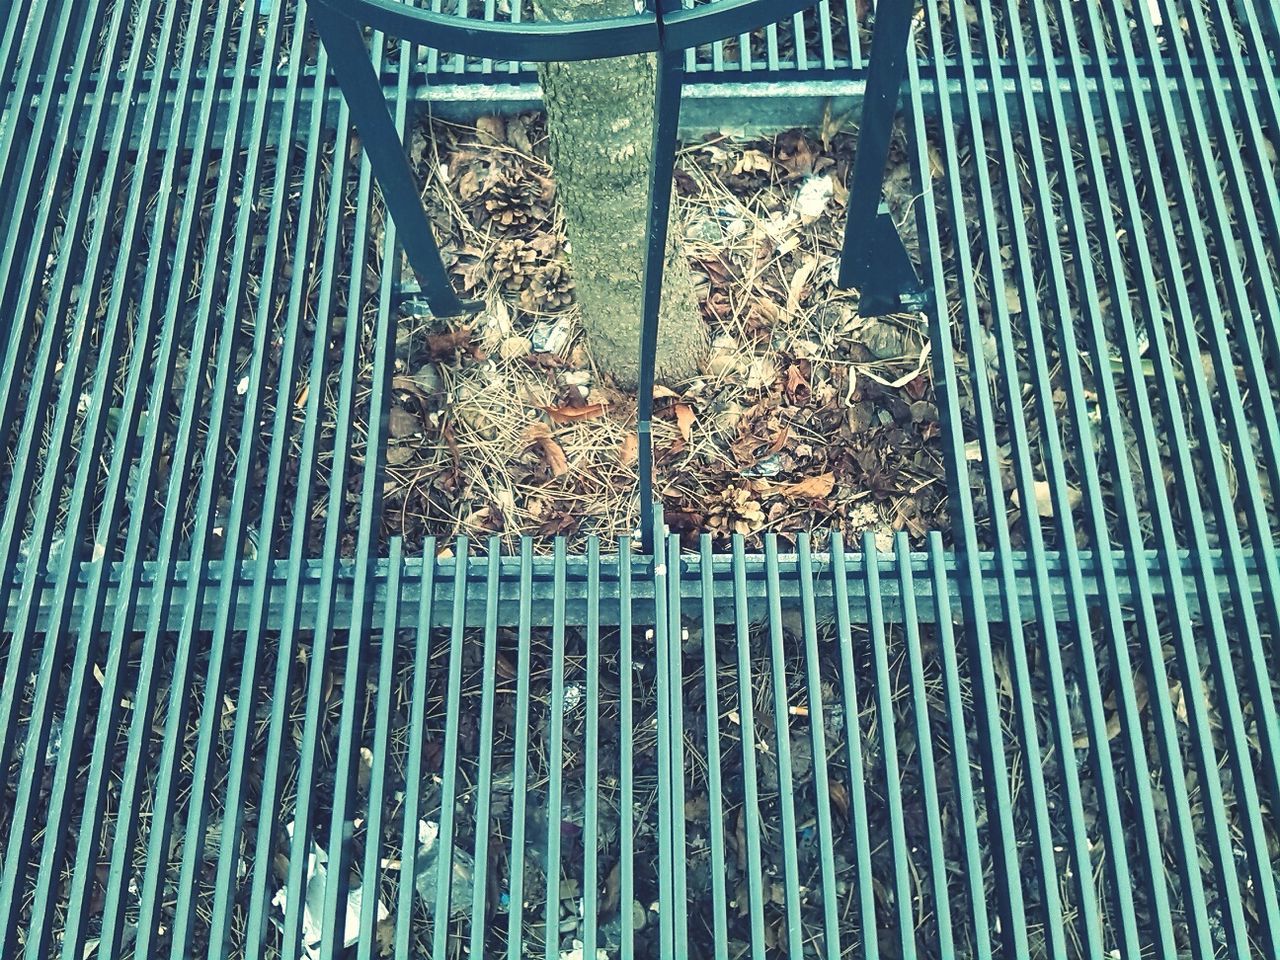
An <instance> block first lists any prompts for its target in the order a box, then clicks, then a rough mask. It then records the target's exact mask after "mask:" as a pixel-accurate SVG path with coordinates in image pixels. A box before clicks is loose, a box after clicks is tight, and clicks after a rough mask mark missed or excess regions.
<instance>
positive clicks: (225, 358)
mask: <svg viewBox="0 0 1280 960" xmlns="http://www.w3.org/2000/svg"><path fill="white" fill-rule="evenodd" d="M246 19H247V20H252V18H251V17H246ZM282 19H283V18H281V17H271V18H269V20H268V22H267V24H266V28H265V31H264V37H263V56H264V57H265V58H267V60H268V62H274V61H275V60H276V59H277V58H278V57H279V53H280V39H281V38H280V24H281V22H282ZM295 39H296V38H295ZM296 46H297V47H298V49H299V52H300V50H301V45H300V44H297V45H296ZM267 90H268V76H267V74H266V73H265V72H264V73H261V74H259V77H258V86H257V90H256V93H255V100H254V113H253V118H252V120H251V122H250V130H251V131H252V133H251V136H250V142H249V145H248V151H249V154H250V156H254V155H258V154H260V153H261V151H262V149H263V147H264V146H265V142H266V141H265V138H266V130H267V127H268V123H269V113H268V111H267V109H266V107H267V96H266V94H267ZM231 155H234V154H233V153H232V154H231ZM223 156H224V157H226V156H228V150H227V147H226V145H225V144H224V150H223ZM258 174H259V165H257V164H253V163H250V164H248V165H247V167H246V170H245V175H244V180H243V183H242V184H241V195H240V198H241V202H240V203H239V207H238V215H237V218H236V222H235V226H234V236H235V238H236V242H235V245H234V249H233V251H232V261H231V271H230V275H229V277H228V279H227V290H228V299H227V304H226V305H225V306H224V307H223V324H222V330H221V333H220V337H219V357H218V361H217V362H218V367H217V369H218V371H219V374H220V376H219V378H218V382H217V384H216V385H215V387H214V394H213V406H212V407H211V410H210V420H211V422H212V423H216V424H217V425H218V426H217V428H215V429H212V430H210V432H209V437H208V439H207V441H206V446H205V451H204V457H203V464H204V472H203V475H202V478H201V486H200V495H199V503H198V505H197V507H196V510H197V516H198V518H199V519H198V520H197V523H196V529H195V531H194V532H193V538H192V542H193V549H192V559H193V560H195V561H197V562H199V561H200V560H201V559H202V555H203V553H204V552H205V551H206V550H208V546H209V539H210V533H209V531H210V528H211V527H212V526H213V525H214V522H215V521H214V514H215V511H216V510H217V500H218V497H217V485H218V480H219V470H218V469H217V466H216V464H217V463H218V461H219V460H220V457H221V446H222V436H221V430H222V424H223V422H224V421H225V420H226V417H225V416H224V415H223V414H222V410H223V408H224V406H225V404H226V397H227V388H228V386H229V383H230V379H231V371H232V369H233V368H234V366H235V362H234V354H233V352H232V351H233V347H234V345H235V343H236V332H237V327H238V311H237V310H236V309H235V308H236V304H237V303H238V300H239V297H240V295H241V290H242V287H243V285H244V282H245V274H246V272H247V267H246V264H247V262H248V252H249V239H250V236H251V235H252V229H251V223H252V219H251V218H252V213H253V206H254V205H253V204H252V203H246V202H243V201H244V198H248V197H254V196H256V195H257V191H258ZM225 179H227V180H229V179H230V178H229V177H227V178H225ZM278 182H279V183H280V184H283V183H284V182H286V181H285V179H284V177H283V176H282V177H279V178H278ZM219 199H221V197H220V198H219ZM214 216H215V217H217V216H218V211H217V208H216V207H215V213H214ZM218 222H219V224H221V219H219V220H218ZM276 229H277V231H278V230H279V227H278V225H277V227H276ZM272 246H274V244H272ZM224 253H225V252H224V251H223V250H221V249H220V248H219V247H217V246H211V247H210V248H209V249H208V251H207V256H206V261H205V269H204V273H203V275H202V284H201V286H202V289H201V303H200V311H201V315H202V316H203V315H204V314H205V313H206V312H211V311H212V310H213V309H214V307H213V304H214V301H215V297H216V294H217V283H216V276H217V273H218V267H217V266H216V264H217V263H218V262H219V261H220V259H221V258H222V257H223V256H224ZM264 279H269V278H264ZM295 322H297V321H296V318H295ZM270 340H271V337H270V331H269V329H268V325H267V324H258V325H257V328H256V329H255V331H254V337H253V351H252V359H251V360H250V364H249V372H248V374H247V376H248V379H249V382H248V387H247V390H246V392H245V401H246V402H245V405H244V410H243V412H242V415H241V423H240V436H241V437H242V438H243V437H244V436H245V435H246V434H247V433H250V432H252V431H253V430H254V429H255V428H256V427H257V424H258V420H259V412H258V411H259V405H260V399H261V395H262V392H263V391H262V390H261V383H260V381H261V379H262V371H263V367H264V365H265V362H266V356H267V351H268V348H269V342H270ZM188 409H190V408H188ZM250 461H251V458H249V457H242V458H240V460H239V462H238V464H237V475H236V479H237V481H238V482H237V486H236V489H240V490H243V489H244V488H245V486H247V483H248V478H249V476H250V473H249V471H250V465H251V464H250ZM244 507H245V498H244V497H232V498H231V504H230V513H229V516H228V519H227V521H226V523H225V525H224V540H223V542H224V549H225V551H226V552H227V553H229V554H230V555H231V556H232V557H233V558H238V557H239V556H240V553H241V551H242V550H243V542H244ZM224 555H225V554H224ZM220 586H221V591H220V594H219V604H218V605H219V611H220V620H219V622H218V623H217V624H216V625H215V627H214V632H213V634H212V647H211V649H210V652H209V669H208V673H207V675H206V679H205V687H204V693H203V695H202V703H203V705H204V710H203V711H202V712H201V715H200V729H199V733H198V735H197V742H196V750H195V758H194V761H193V763H192V770H191V789H190V796H191V800H190V805H189V807H188V811H187V817H186V823H185V837H184V839H183V845H182V863H181V867H180V871H179V875H178V890H179V891H180V895H179V896H178V898H177V903H176V905H175V908H174V914H173V920H172V924H171V926H170V929H169V935H170V943H171V956H173V957H175V958H179V957H184V956H186V955H187V954H188V953H189V952H190V942H191V938H192V934H193V932H194V931H193V924H194V919H195V917H194V913H195V909H194V908H195V905H196V899H195V897H194V896H186V895H182V894H183V893H185V891H192V893H194V888H195V884H196V873H197V870H199V869H201V867H202V866H203V862H204V841H205V834H206V826H207V823H208V808H207V806H206V803H205V800H206V796H207V793H208V788H209V786H210V785H211V784H210V781H214V780H216V777H215V775H214V774H213V773H212V771H211V766H212V763H213V760H214V753H215V750H216V742H215V741H216V739H217V738H218V736H219V735H220V733H221V728H222V707H223V702H224V699H225V696H224V686H225V682H226V677H225V671H226V667H227V656H228V650H227V640H228V638H229V635H230V633H231V630H230V629H229V626H228V623H227V621H226V619H224V618H226V617H227V616H228V615H229V611H230V608H231V607H232V606H233V605H234V603H235V599H234V597H235V586H234V585H232V584H229V583H228V582H227V581H226V580H225V579H224V580H223V582H222V584H221V585H220ZM190 599H195V595H194V594H193V595H192V597H191V598H190ZM197 617H198V608H196V607H195V606H193V605H191V604H188V605H187V606H186V607H184V609H183V619H184V626H183V633H182V636H181V638H180V640H179V643H180V644H184V643H188V642H190V641H189V640H188V639H187V637H188V634H192V633H194V632H196V620H197ZM176 735H177V736H178V737H179V738H180V737H181V735H182V733H181V728H177V730H176ZM175 759H176V757H175ZM162 782H163V781H162ZM160 796H161V798H163V797H164V794H163V793H161V794H160ZM162 809H165V808H164V807H162ZM162 849H163V848H162ZM148 866H149V867H150V866H151V864H150V863H149V864H148ZM141 942H142V941H140V943H141Z"/></svg>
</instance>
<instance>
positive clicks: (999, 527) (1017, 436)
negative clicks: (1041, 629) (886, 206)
mask: <svg viewBox="0 0 1280 960" xmlns="http://www.w3.org/2000/svg"><path fill="white" fill-rule="evenodd" d="M967 15H968V11H967V10H966V9H965V8H964V7H963V6H961V7H958V8H957V16H958V17H959V20H960V22H961V23H965V22H966V19H967ZM985 29H986V32H988V33H989V32H990V31H991V29H992V28H991V23H990V18H989V17H988V18H986V20H985ZM968 34H969V31H968V30H967V29H959V30H957V47H958V52H959V60H960V64H961V69H962V71H963V74H964V82H963V87H964V96H965V102H966V105H967V109H966V111H965V112H966V114H967V116H968V118H969V120H970V125H969V131H968V132H969V139H970V141H971V143H972V150H973V153H974V167H975V169H976V176H977V182H978V193H979V204H978V211H979V226H980V236H981V248H980V249H981V254H980V255H981V256H982V258H983V259H984V260H985V261H986V264H987V269H989V270H990V271H991V274H992V280H991V284H992V285H991V287H990V289H992V290H996V289H999V290H1004V289H1005V288H1006V287H1005V285H1006V282H1007V281H1006V279H1005V275H1004V271H1003V268H1002V266H1001V258H1000V253H999V246H1000V240H999V239H998V238H997V236H996V231H997V229H998V223H999V221H998V218H997V214H996V203H995V197H994V190H993V187H992V182H991V176H990V172H989V167H988V162H989V161H988V155H987V149H986V143H985V138H984V134H983V130H982V127H981V125H980V123H979V122H978V120H977V117H978V107H977V95H976V92H975V90H974V80H975V70H974V58H973V52H972V49H971V46H970V39H969V35H968ZM986 39H987V38H986V36H985V34H984V41H985V40H986ZM935 41H936V32H935ZM987 53H988V55H989V54H990V48H989V47H988V50H987ZM995 111H996V116H997V122H998V123H999V124H1001V133H1004V132H1005V128H1006V127H1007V116H1006V110H1005V105H1004V103H1003V101H999V100H998V99H997V103H996V104H995ZM950 172H951V173H952V177H951V178H950V179H949V181H948V185H949V195H950V199H951V203H950V213H951V223H952V229H953V230H954V231H955V235H956V236H957V240H956V251H957V275H958V277H959V279H960V285H961V292H962V296H963V300H964V315H965V317H966V319H967V321H968V323H967V326H966V330H965V340H966V344H967V346H968V348H969V357H970V364H976V365H977V366H974V367H973V369H975V370H977V369H979V368H980V367H981V366H982V365H983V357H982V351H983V346H982V345H983V343H984V339H983V338H984V333H983V331H982V329H981V324H980V320H979V311H978V298H977V293H976V288H975V283H974V278H975V276H976V273H977V268H976V267H975V265H974V263H973V255H972V254H971V252H970V239H969V236H968V229H967V226H966V224H967V222H968V221H967V219H966V211H965V210H964V209H963V207H964V205H963V203H962V199H961V197H962V194H961V192H960V191H961V186H960V184H959V183H958V182H957V179H956V176H955V175H956V174H957V173H958V171H956V170H955V169H954V168H952V170H951V171H950ZM1006 179H1010V180H1011V179H1012V178H1006ZM1008 189H1009V190H1010V191H1013V190H1016V186H1015V185H1013V184H1010V185H1009V187H1008ZM1013 197H1014V199H1013V200H1011V204H1012V207H1011V209H1016V210H1018V211H1019V216H1018V217H1016V218H1014V219H1015V220H1016V221H1017V222H1016V223H1015V224H1014V226H1013V229H1014V230H1015V240H1016V241H1017V242H1018V243H1019V246H1018V248H1017V249H1018V251H1019V253H1022V254H1026V251H1027V247H1026V244H1025V237H1024V236H1023V235H1022V234H1021V232H1020V230H1021V227H1022V222H1021V221H1022V217H1021V210H1022V204H1021V202H1020V200H1019V199H1017V195H1016V194H1013ZM969 219H971V217H970V218H969ZM993 252H994V253H995V256H994V257H993V256H992V254H993ZM1023 262H1024V263H1025V262H1027V261H1026V260H1024V261H1023ZM1034 296H1035V294H1034V292H1033V293H1032V298H1033V299H1034ZM991 312H992V314H993V321H994V323H993V325H994V326H995V327H996V330H997V331H998V333H997V344H998V347H997V350H998V355H999V358H1000V363H1001V369H1002V370H1003V376H1001V377H1000V378H999V380H1000V382H1001V383H1002V385H1003V388H1004V389H1003V398H1004V402H1005V406H1006V411H1007V416H1008V422H1009V432H1010V434H1011V440H1012V444H1011V446H1012V448H1013V460H1014V463H1015V465H1016V477H1017V487H1018V492H1019V495H1020V503H1021V504H1023V505H1024V509H1023V510H1022V513H1023V515H1024V517H1025V518H1026V525H1027V527H1028V536H1029V537H1030V538H1032V539H1033V542H1035V541H1040V535H1041V531H1040V528H1039V516H1038V510H1036V509H1034V508H1033V506H1032V505H1034V504H1036V503H1037V502H1038V500H1037V495H1036V489H1035V479H1034V476H1033V474H1032V468H1031V453H1030V448H1029V442H1028V439H1027V432H1028V431H1027V425H1026V414H1025V409H1024V406H1023V399H1022V397H1023V395H1022V393H1021V391H1020V389H1019V388H1018V385H1017V383H1016V376H1017V375H1016V371H1017V370H1018V356H1017V353H1016V352H1015V351H1014V348H1013V338H1012V331H1011V327H1012V322H1011V319H1010V317H1009V310H1008V304H1007V298H1005V297H992V298H991ZM973 382H974V392H975V394H976V396H977V403H978V406H979V408H980V410H981V411H982V412H981V413H980V416H981V418H982V422H983V433H982V443H983V450H984V461H985V462H986V464H987V469H986V470H985V471H984V479H985V481H986V486H987V490H988V496H989V497H990V498H991V499H992V501H993V505H992V510H991V514H992V521H991V526H992V528H993V530H994V533H995V538H996V545H997V546H996V552H997V554H998V555H1001V556H1004V557H1007V556H1008V554H1009V552H1010V551H1011V549H1012V546H1011V542H1010V530H1009V524H1008V522H1007V513H1006V509H1005V507H1004V505H1003V503H1002V502H1001V501H1002V499H1003V497H1002V494H1001V492H1000V491H1001V489H1002V486H1001V481H1000V477H999V467H998V464H999V460H1000V454H999V453H998V452H997V451H998V441H997V438H996V435H995V431H994V426H993V425H994V420H993V419H992V417H993V411H994V404H993V401H992V398H991V397H990V393H989V380H988V377H986V376H985V375H982V374H975V376H974V377H973ZM1040 543H1041V544H1042V541H1040ZM1000 581H1001V584H1002V587H1003V589H1004V592H1005V595H1006V597H1010V596H1012V595H1014V594H1015V593H1016V590H1017V588H1016V586H1015V585H1014V583H1015V574H1014V572H1013V570H1012V569H1011V566H1010V564H1008V563H1007V562H1006V563H1003V564H1002V565H1001V571H1000ZM1037 587H1038V588H1042V587H1043V584H1042V583H1040V582H1039V581H1037ZM1036 593H1037V597H1036V599H1037V601H1038V605H1039V608H1040V612H1041V616H1040V619H1041V620H1042V621H1048V626H1047V627H1046V629H1047V630H1049V631H1052V630H1053V627H1052V616H1051V615H1050V616H1045V615H1044V610H1045V607H1046V605H1047V603H1048V598H1047V596H1046V592H1045V591H1044V590H1043V589H1037V591H1036ZM1009 625H1010V634H1011V635H1010V639H1009V644H1008V650H1009V652H1010V656H1011V660H1012V665H1013V671H1012V675H1013V687H1014V690H1013V692H1014V694H1015V703H1016V706H1017V716H1018V720H1019V724H1018V731H1019V734H1020V736H1021V738H1022V740H1023V743H1024V747H1025V749H1026V751H1027V753H1028V754H1029V755H1030V756H1031V757H1032V758H1038V757H1040V756H1042V755H1043V754H1042V751H1041V748H1040V742H1039V732H1038V730H1037V728H1036V718H1035V712H1036V711H1035V706H1036V702H1037V701H1036V699H1035V695H1034V693H1033V691H1032V687H1031V670H1030V665H1029V663H1028V661H1027V651H1026V642H1025V639H1024V634H1023V630H1022V624H1021V622H1020V621H1019V620H1017V619H1016V618H1015V619H1014V620H1011V621H1010V624H1009ZM1045 642H1046V644H1047V645H1049V644H1056V642H1057V637H1056V635H1055V634H1050V635H1048V636H1046V641H1045ZM1065 717H1066V715H1064V716H1062V717H1059V723H1058V724H1057V726H1058V728H1059V729H1061V727H1062V723H1063V721H1064V720H1065ZM1068 733H1069V731H1068ZM1066 739H1067V741H1068V742H1070V739H1071V738H1070V736H1068V737H1067V738H1066ZM1027 776H1028V781H1029V784H1030V788H1031V790H1030V793H1031V802H1030V807H1031V810H1032V812H1033V817H1034V822H1035V841H1036V854H1037V862H1038V865H1039V872H1038V873H1037V874H1036V876H1035V879H1036V880H1037V882H1038V886H1039V888H1040V894H1041V896H1040V906H1041V911H1042V913H1043V917H1044V924H1045V926H1044V932H1045V937H1046V941H1047V950H1048V952H1049V955H1050V956H1055V957H1063V956H1065V954H1066V950H1067V944H1066V931H1065V925H1066V920H1065V917H1064V915H1063V910H1062V903H1061V896H1060V893H1059V890H1058V876H1059V873H1060V870H1059V867H1058V865H1057V863H1056V858H1055V856H1054V851H1055V848H1056V847H1057V846H1058V844H1057V843H1056V841H1055V838H1054V836H1053V824H1052V821H1051V819H1050V810H1049V802H1048V790H1047V787H1046V783H1045V777H1044V771H1043V766H1042V764H1041V763H1039V762H1031V763H1029V764H1028V769H1027ZM1074 812H1075V811H1069V813H1074ZM1085 832H1086V828H1085V824H1084V819H1083V815H1082V813H1081V815H1079V816H1073V817H1072V818H1071V822H1070V833H1069V836H1070V837H1071V838H1072V840H1071V845H1072V847H1073V849H1075V850H1084V851H1087V849H1088V840H1087V837H1086V836H1085ZM1083 863H1084V864H1088V863H1089V860H1088V858H1086V859H1085V860H1084V861H1083ZM1074 876H1075V878H1076V880H1077V883H1083V884H1085V886H1084V887H1082V889H1081V890H1080V894H1079V904H1078V906H1077V909H1078V910H1080V911H1082V912H1083V913H1084V922H1085V926H1086V928H1087V929H1088V930H1089V931H1091V932H1090V933H1089V934H1088V935H1087V936H1088V942H1089V943H1090V948H1091V949H1092V950H1094V951H1101V949H1102V942H1101V938H1100V936H1098V935H1097V933H1098V930H1099V923H1098V920H1097V917H1096V909H1097V908H1096V900H1097V898H1096V895H1095V894H1094V892H1093V890H1092V888H1091V880H1092V876H1091V871H1090V870H1088V869H1087V868H1081V869H1077V870H1076V871H1074Z"/></svg>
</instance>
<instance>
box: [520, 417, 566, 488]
mask: <svg viewBox="0 0 1280 960" xmlns="http://www.w3.org/2000/svg"><path fill="white" fill-rule="evenodd" d="M524 439H525V442H526V443H528V444H529V446H531V447H532V446H534V445H537V446H538V448H539V449H540V450H541V451H542V459H544V460H545V461H546V462H547V466H548V467H550V468H551V473H552V474H553V475H554V476H557V477H563V476H564V475H565V474H566V473H568V472H569V458H568V457H566V456H565V453H564V447H562V446H560V444H558V443H557V442H556V440H555V438H554V437H553V436H552V435H551V428H550V427H548V426H547V425H546V424H545V423H531V424H529V426H528V427H526V428H525V431H524Z"/></svg>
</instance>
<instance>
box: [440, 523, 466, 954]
mask: <svg viewBox="0 0 1280 960" xmlns="http://www.w3.org/2000/svg"><path fill="white" fill-rule="evenodd" d="M467 548H468V543H467V538H466V537H463V538H461V539H460V540H459V541H458V547H457V551H458V555H459V556H461V555H462V554H465V553H466V552H467ZM466 570H467V568H466V567H465V566H459V567H458V569H457V571H456V572H455V573H454V581H453V591H454V593H453V597H454V600H453V627H452V629H451V630H450V631H449V686H448V692H447V693H446V694H445V696H446V697H447V699H446V700H445V703H448V704H458V703H461V702H462V645H463V636H464V634H465V632H466V628H467V604H466V600H465V599H464V598H465V597H466V595H467V592H468V584H467V574H466ZM460 719H461V711H460V710H457V709H451V710H449V711H448V713H446V715H445V730H444V758H443V759H442V760H441V769H440V779H441V784H440V833H439V834H438V835H437V837H436V845H437V850H438V852H437V854H436V900H435V904H434V905H433V909H432V913H431V918H432V931H431V933H432V936H431V955H432V956H433V957H443V956H445V949H446V947H447V945H448V941H449V926H450V923H451V920H452V913H451V910H452V894H453V865H454V860H455V857H456V854H455V851H456V847H455V845H454V840H453V835H454V820H455V819H456V817H457V813H456V810H455V806H456V801H457V796H458V721H459V720H460Z"/></svg>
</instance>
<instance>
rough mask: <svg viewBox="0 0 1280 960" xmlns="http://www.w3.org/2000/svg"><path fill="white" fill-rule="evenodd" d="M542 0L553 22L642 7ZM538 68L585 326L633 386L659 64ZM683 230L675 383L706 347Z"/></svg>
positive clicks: (674, 311)
mask: <svg viewBox="0 0 1280 960" xmlns="http://www.w3.org/2000/svg"><path fill="white" fill-rule="evenodd" d="M535 5H536V7H537V10H538V15H539V16H540V17H544V18H546V19H554V20H583V19H588V18H592V19H594V18H600V17H609V16H625V15H632V14H634V13H635V4H634V0H535ZM539 76H540V78H541V81H542V93H543V98H544V100H545V102H546V107H547V122H548V128H549V130H550V137H551V161H552V165H553V167H554V168H555V174H556V190H557V193H558V194H559V197H560V203H561V206H562V207H563V209H564V216H565V224H566V227H567V230H568V234H569V241H570V243H571V244H572V248H573V249H572V254H571V257H570V260H571V261H572V264H573V271H574V286H575V289H576V290H577V295H578V302H579V303H580V304H581V306H582V325H583V328H584V329H585V331H586V333H587V339H588V343H589V346H590V349H591V354H592V357H593V358H594V359H595V362H596V366H597V367H599V368H600V369H601V371H603V372H604V373H606V374H608V375H610V376H612V377H613V378H614V379H615V380H616V381H617V382H618V384H619V385H621V386H624V387H634V386H635V384H636V382H637V380H638V378H639V369H640V367H639V362H640V328H641V314H640V308H641V303H640V301H641V292H642V290H643V288H644V284H643V275H644V248H645V225H646V220H647V216H648V209H649V166H650V162H651V160H652V155H653V99H654V94H655V88H656V83H657V67H656V63H655V60H654V58H653V57H651V56H636V57H619V58H616V59H611V60H592V61H588V62H585V63H549V64H545V65H543V66H542V67H541V68H540V69H539ZM676 232H677V231H673V241H672V243H671V244H670V245H669V246H668V249H667V269H666V279H665V281H664V286H663V294H662V322H661V331H660V334H659V337H658V357H657V370H658V378H659V380H668V381H672V380H680V379H685V378H688V377H690V376H693V375H695V374H696V373H697V372H698V363H699V361H700V360H701V358H702V354H703V351H704V349H705V346H706V331H705V328H704V326H703V323H702V318H701V315H700V312H699V309H698V300H697V296H696V294H695V292H694V286H693V276H692V273H691V271H690V269H689V264H688V261H687V260H685V258H684V257H683V256H682V255H681V254H680V252H679V250H678V243H677V241H676V240H675V239H674V235H675V233H676Z"/></svg>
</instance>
